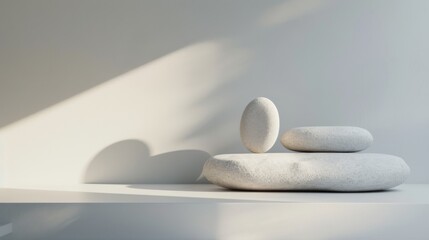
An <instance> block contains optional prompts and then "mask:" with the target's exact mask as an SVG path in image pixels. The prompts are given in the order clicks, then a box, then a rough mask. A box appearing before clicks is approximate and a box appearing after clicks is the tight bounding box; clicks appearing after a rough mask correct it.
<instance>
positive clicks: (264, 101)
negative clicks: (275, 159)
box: [240, 97, 280, 153]
mask: <svg viewBox="0 0 429 240" xmlns="http://www.w3.org/2000/svg"><path fill="white" fill-rule="evenodd" d="M279 128H280V120H279V112H278V111H277V108H276V106H275V105H274V103H273V102H272V101H271V100H269V99H268V98H264V97H258V98H256V99H254V100H253V101H251V102H250V103H249V104H248V105H247V106H246V109H244V112H243V115H242V117H241V122H240V136H241V141H242V142H243V144H244V146H245V147H246V148H247V149H249V150H250V151H251V152H254V153H263V152H266V151H268V150H270V149H271V148H272V147H273V145H274V143H275V142H276V140H277V137H278V134H279Z"/></svg>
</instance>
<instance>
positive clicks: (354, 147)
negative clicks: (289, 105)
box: [281, 127, 373, 152]
mask: <svg viewBox="0 0 429 240" xmlns="http://www.w3.org/2000/svg"><path fill="white" fill-rule="evenodd" d="M372 142H373V137H372V135H371V133H370V132H368V131H367V130H365V129H363V128H359V127H299V128H293V129H290V130H288V131H286V132H285V133H284V134H283V135H282V137H281V143H282V144H283V146H284V147H286V148H287V149H289V150H293V151H301V152H358V151H362V150H365V149H367V148H368V147H369V146H370V145H371V144H372Z"/></svg>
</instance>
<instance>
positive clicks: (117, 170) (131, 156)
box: [83, 139, 210, 184]
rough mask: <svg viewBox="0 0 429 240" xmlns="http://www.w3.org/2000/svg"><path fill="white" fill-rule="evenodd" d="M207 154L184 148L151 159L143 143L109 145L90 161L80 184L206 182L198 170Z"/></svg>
mask: <svg viewBox="0 0 429 240" xmlns="http://www.w3.org/2000/svg"><path fill="white" fill-rule="evenodd" d="M208 158H210V154H208V153H207V152H204V151H201V150H194V149H185V150H178V151H171V152H166V153H162V154H158V155H154V156H152V155H151V153H150V149H149V147H148V145H147V144H146V143H144V142H143V141H140V140H137V139H127V140H123V141H119V142H116V143H113V144H111V145H109V146H107V147H105V148H104V149H102V150H101V151H100V152H99V153H97V154H96V155H95V157H94V158H93V159H92V160H91V161H90V163H89V165H88V167H87V169H86V172H85V174H84V177H83V182H84V183H100V184H101V183H103V184H186V183H206V182H207V181H206V180H205V179H204V178H201V177H200V176H201V172H202V168H203V166H204V163H205V161H206V160H207V159H208Z"/></svg>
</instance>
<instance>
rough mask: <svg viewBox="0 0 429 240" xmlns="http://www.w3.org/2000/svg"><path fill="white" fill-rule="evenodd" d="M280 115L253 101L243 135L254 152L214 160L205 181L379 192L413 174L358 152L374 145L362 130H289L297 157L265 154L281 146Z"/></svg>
mask: <svg viewBox="0 0 429 240" xmlns="http://www.w3.org/2000/svg"><path fill="white" fill-rule="evenodd" d="M279 126H280V120H279V114H278V110H277V108H276V106H275V105H274V103H273V102H272V101H271V100H269V99H267V98H263V97H260V98H257V99H255V100H253V101H252V102H250V103H249V104H248V105H247V107H246V109H245V110H244V112H243V115H242V119H241V124H240V134H241V140H242V142H243V144H244V146H245V147H246V148H247V149H249V151H251V152H252V153H250V154H249V153H247V154H223V155H217V156H214V157H212V158H211V159H209V160H208V161H207V162H206V164H205V165H204V169H203V174H204V176H205V177H206V178H207V179H208V180H209V181H211V182H212V183H215V184H217V185H220V186H223V187H226V188H231V189H243V190H277V191H278V190H286V191H287V190H314V191H346V192H354V191H375V190H384V189H389V188H392V187H395V186H397V185H400V184H402V183H403V182H404V181H405V180H406V178H407V177H408V175H409V173H410V169H409V167H408V165H407V164H406V163H405V161H404V160H403V159H401V158H399V157H396V156H392V155H387V154H377V153H357V152H359V151H362V150H365V149H367V148H368V147H369V146H370V145H371V144H372V142H373V137H372V135H371V133H370V132H369V131H367V130H365V129H363V128H359V127H344V126H333V127H300V128H293V129H291V130H289V131H286V132H285V133H284V134H283V135H282V137H281V143H282V144H283V146H284V147H286V148H287V149H289V150H292V151H296V152H295V153H265V152H266V151H268V150H269V149H271V147H272V146H273V145H274V144H275V142H276V140H277V137H278V132H279Z"/></svg>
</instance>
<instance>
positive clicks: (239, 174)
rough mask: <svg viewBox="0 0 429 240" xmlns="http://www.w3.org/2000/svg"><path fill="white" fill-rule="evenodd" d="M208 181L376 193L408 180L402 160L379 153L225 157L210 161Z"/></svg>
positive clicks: (206, 167)
mask: <svg viewBox="0 0 429 240" xmlns="http://www.w3.org/2000/svg"><path fill="white" fill-rule="evenodd" d="M203 174H204V176H205V177H206V178H207V180H209V181H210V182H212V183H214V184H217V185H219V186H222V187H225V188H230V189H241V190H259V191H261V190H262V191H263V190H267V191H274V190H275V191H279V190H285V191H287V190H301V191H303V190H309V191H345V192H354V191H375V190H384V189H389V188H392V187H395V186H397V185H400V184H402V183H403V182H405V180H406V179H407V177H408V176H409V174H410V168H409V167H408V165H407V164H406V163H405V161H404V160H402V159H401V158H399V157H396V156H392V155H386V154H376V153H263V154H251V153H248V154H223V155H217V156H214V157H212V158H211V159H209V160H207V161H206V163H205V165H204V168H203Z"/></svg>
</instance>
